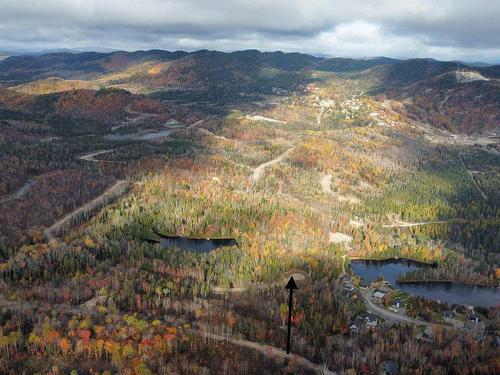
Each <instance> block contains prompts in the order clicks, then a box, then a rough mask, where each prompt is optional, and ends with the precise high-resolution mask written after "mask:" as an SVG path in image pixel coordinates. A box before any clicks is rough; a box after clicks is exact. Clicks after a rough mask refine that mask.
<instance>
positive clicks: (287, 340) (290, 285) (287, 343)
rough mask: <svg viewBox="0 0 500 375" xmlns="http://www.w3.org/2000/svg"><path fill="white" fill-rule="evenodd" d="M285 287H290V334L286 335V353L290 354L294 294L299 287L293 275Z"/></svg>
mask: <svg viewBox="0 0 500 375" xmlns="http://www.w3.org/2000/svg"><path fill="white" fill-rule="evenodd" d="M285 289H290V297H289V298H288V334H287V337H286V354H290V338H291V337H290V336H291V333H292V295H293V290H294V289H299V288H297V284H295V280H294V279H293V276H292V277H290V280H288V283H287V284H286V286H285Z"/></svg>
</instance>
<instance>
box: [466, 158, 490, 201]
mask: <svg viewBox="0 0 500 375" xmlns="http://www.w3.org/2000/svg"><path fill="white" fill-rule="evenodd" d="M460 160H462V164H463V165H464V168H465V170H466V171H467V173H468V174H469V176H470V178H471V180H472V182H473V183H474V186H475V187H476V189H477V190H478V191H479V192H480V193H481V195H482V196H483V198H484V200H485V201H487V200H488V196H487V195H486V194H485V193H484V191H483V189H481V186H479V184H478V183H477V181H476V178H475V177H474V174H473V173H472V171H471V170H470V169H469V168H468V167H467V164H465V159H464V156H463V155H462V154H460Z"/></svg>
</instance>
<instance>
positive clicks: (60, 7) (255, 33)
mask: <svg viewBox="0 0 500 375" xmlns="http://www.w3.org/2000/svg"><path fill="white" fill-rule="evenodd" d="M60 48H68V49H77V50H107V49H122V50H129V51H131V50H138V49H152V48H160V49H167V50H179V49H182V50H196V49H217V50H222V51H234V50H242V49H251V48H256V49H259V50H266V51H274V50H283V51H299V52H305V53H312V54H323V55H330V56H354V57H368V56H389V57H434V58H438V59H443V60H465V61H495V62H499V61H500V0H225V1H223V0H0V50H4V51H19V50H24V51H41V50H50V49H60Z"/></svg>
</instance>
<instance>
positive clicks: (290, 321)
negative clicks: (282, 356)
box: [286, 289, 293, 354]
mask: <svg viewBox="0 0 500 375" xmlns="http://www.w3.org/2000/svg"><path fill="white" fill-rule="evenodd" d="M292 294H293V289H290V296H289V297H288V333H287V337H286V354H290V339H291V334H292Z"/></svg>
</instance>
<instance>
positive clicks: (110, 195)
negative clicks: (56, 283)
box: [43, 180, 130, 242]
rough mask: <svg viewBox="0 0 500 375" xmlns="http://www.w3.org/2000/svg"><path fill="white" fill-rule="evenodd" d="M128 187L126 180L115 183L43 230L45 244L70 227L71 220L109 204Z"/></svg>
mask: <svg viewBox="0 0 500 375" xmlns="http://www.w3.org/2000/svg"><path fill="white" fill-rule="evenodd" d="M129 185H130V183H129V182H128V181H127V180H119V181H117V182H116V183H115V184H114V185H113V186H111V187H110V188H109V189H107V190H106V191H105V192H104V193H102V194H101V195H99V196H98V197H97V198H94V199H93V200H91V201H90V202H88V203H86V204H84V205H83V206H81V207H79V208H77V209H76V210H75V211H73V212H70V213H69V214H67V215H66V216H64V217H63V218H62V219H60V220H58V221H56V222H55V223H54V224H52V225H51V226H50V227H49V228H47V229H45V230H44V231H43V236H44V237H45V240H46V241H47V242H50V241H51V240H55V239H56V236H57V234H58V233H59V232H61V231H62V230H63V229H64V228H66V227H69V226H71V224H72V222H73V220H76V219H77V218H78V217H79V216H80V215H83V214H85V213H90V212H92V211H94V210H96V209H98V208H100V207H102V206H104V205H106V204H107V203H109V202H111V201H112V200H113V199H116V198H118V197H120V196H121V195H123V194H124V193H125V192H126V191H127V189H128V187H129Z"/></svg>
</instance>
